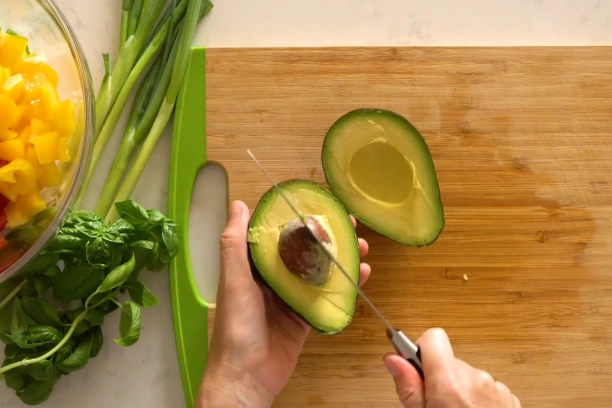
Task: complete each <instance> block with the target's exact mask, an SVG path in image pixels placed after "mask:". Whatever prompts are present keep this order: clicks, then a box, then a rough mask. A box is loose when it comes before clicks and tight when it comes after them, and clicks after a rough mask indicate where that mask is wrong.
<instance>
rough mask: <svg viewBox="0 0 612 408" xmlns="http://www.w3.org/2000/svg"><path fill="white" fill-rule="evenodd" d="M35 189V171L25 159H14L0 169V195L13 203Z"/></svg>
mask: <svg viewBox="0 0 612 408" xmlns="http://www.w3.org/2000/svg"><path fill="white" fill-rule="evenodd" d="M35 187H36V170H35V169H34V166H32V163H30V162H29V161H27V160H26V159H15V160H13V161H12V162H10V163H9V164H7V165H5V166H2V167H0V194H2V195H3V196H5V197H6V198H8V199H9V200H11V201H15V200H16V199H17V196H18V195H19V194H25V193H27V192H28V191H30V190H32V189H33V188H35Z"/></svg>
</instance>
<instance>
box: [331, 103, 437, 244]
mask: <svg viewBox="0 0 612 408" xmlns="http://www.w3.org/2000/svg"><path fill="white" fill-rule="evenodd" d="M321 159H322V164H323V172H324V174H325V178H326V180H327V183H328V184H329V187H330V189H331V191H332V192H333V194H334V195H335V196H336V197H337V198H338V199H339V200H340V201H341V202H342V203H344V205H345V206H346V208H347V209H348V211H349V212H350V213H351V214H352V215H353V216H354V217H355V218H356V219H357V220H359V222H361V223H362V224H363V225H365V226H367V227H368V228H370V229H372V230H374V231H376V232H378V233H379V234H381V235H383V236H386V237H387V238H390V239H392V240H394V241H396V242H399V243H401V244H404V245H408V246H412V247H421V246H426V245H430V244H432V243H434V242H435V241H436V240H437V239H438V237H439V235H440V233H441V232H442V230H443V228H444V209H443V206H442V201H441V197H440V189H439V186H438V179H437V176H436V171H435V167H434V163H433V159H432V156H431V153H430V151H429V147H428V146H427V143H426V142H425V140H424V138H423V136H422V135H421V134H420V133H419V131H418V130H417V129H416V128H415V127H414V126H413V125H412V124H411V123H410V122H409V121H408V120H407V119H406V118H404V117H403V116H401V115H399V114H397V113H395V112H392V111H389V110H384V109H356V110H353V111H351V112H348V113H347V114H345V115H343V116H342V117H340V118H339V119H338V120H337V121H336V122H335V123H334V124H333V125H332V126H331V127H330V129H329V131H328V132H327V134H326V136H325V139H324V141H323V148H322V154H321Z"/></svg>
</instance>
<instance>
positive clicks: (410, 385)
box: [383, 354, 425, 408]
mask: <svg viewBox="0 0 612 408" xmlns="http://www.w3.org/2000/svg"><path fill="white" fill-rule="evenodd" d="M383 361H384V363H385V366H386V368H387V371H389V374H391V376H392V377H393V381H394V382H395V392H396V393H397V396H398V397H399V400H400V402H401V403H402V405H403V406H404V408H425V398H424V390H423V381H422V380H421V377H420V376H419V373H418V372H417V371H416V370H415V368H414V367H413V366H412V365H411V364H410V363H409V362H408V361H406V359H404V358H403V357H400V356H399V355H397V354H387V355H385V356H384V357H383Z"/></svg>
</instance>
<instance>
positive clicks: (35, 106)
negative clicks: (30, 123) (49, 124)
mask: <svg viewBox="0 0 612 408" xmlns="http://www.w3.org/2000/svg"><path fill="white" fill-rule="evenodd" d="M30 114H31V115H32V116H31V117H32V118H38V119H40V120H51V116H50V115H49V113H48V112H47V108H46V107H45V104H44V102H43V101H42V100H41V99H34V100H32V101H30Z"/></svg>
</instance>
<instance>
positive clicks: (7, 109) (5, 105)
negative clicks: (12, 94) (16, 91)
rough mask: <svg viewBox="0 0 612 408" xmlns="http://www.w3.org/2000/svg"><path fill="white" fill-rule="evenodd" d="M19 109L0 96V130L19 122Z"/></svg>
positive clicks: (10, 100)
mask: <svg viewBox="0 0 612 408" xmlns="http://www.w3.org/2000/svg"><path fill="white" fill-rule="evenodd" d="M0 52H1V51H0ZM19 113H20V112H19V109H18V108H17V105H16V104H15V102H14V101H13V100H12V99H11V98H9V97H8V96H6V95H0V129H8V128H10V127H11V126H13V125H15V124H16V123H17V122H18V120H19Z"/></svg>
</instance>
